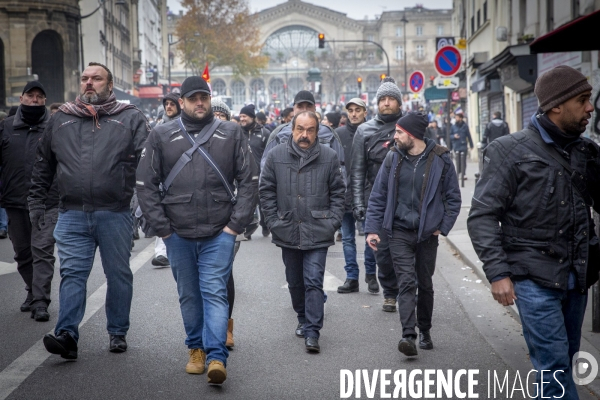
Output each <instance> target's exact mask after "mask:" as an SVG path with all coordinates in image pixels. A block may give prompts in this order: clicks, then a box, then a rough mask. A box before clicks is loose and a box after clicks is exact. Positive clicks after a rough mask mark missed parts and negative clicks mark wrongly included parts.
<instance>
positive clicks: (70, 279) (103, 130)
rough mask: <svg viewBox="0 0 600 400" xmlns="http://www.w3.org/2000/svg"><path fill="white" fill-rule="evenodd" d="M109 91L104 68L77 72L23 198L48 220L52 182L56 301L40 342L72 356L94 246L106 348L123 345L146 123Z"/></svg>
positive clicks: (36, 219)
mask: <svg viewBox="0 0 600 400" xmlns="http://www.w3.org/2000/svg"><path fill="white" fill-rule="evenodd" d="M112 89H113V75H112V73H111V72H110V70H109V69H108V68H107V67H106V66H104V65H102V64H100V63H95V62H91V63H89V65H88V66H87V67H86V69H85V70H84V71H83V73H82V74H81V80H80V93H79V96H78V97H77V99H76V100H75V101H74V102H69V103H65V104H63V105H62V106H61V107H60V108H59V110H58V112H57V113H56V114H54V116H53V117H52V118H51V119H50V121H49V122H48V125H47V127H46V130H45V131H44V135H43V137H42V140H41V142H40V144H39V146H38V153H37V158H36V162H35V164H34V167H33V174H32V183H31V190H30V191H29V198H28V202H29V215H30V218H31V224H32V226H41V224H42V223H43V222H44V220H46V221H47V220H48V218H49V216H48V215H46V212H48V211H49V210H46V204H47V202H48V199H49V197H50V195H51V191H50V188H51V185H52V182H53V181H54V180H56V182H57V184H58V191H59V193H60V204H61V205H60V212H59V214H58V221H57V223H56V228H55V230H54V238H55V239H56V244H57V247H58V256H59V257H60V276H61V282H60V291H59V302H60V305H59V312H58V321H57V323H56V327H55V329H54V333H55V334H54V335H52V334H47V335H46V336H44V346H45V347H46V350H48V351H49V352H50V353H52V354H59V355H60V356H61V357H63V358H66V359H76V358H77V342H78V341H79V324H80V323H81V320H82V319H83V316H84V313H85V304H86V293H87V280H88V277H89V274H90V271H91V269H92V266H93V264H94V256H95V254H96V249H98V248H99V249H100V257H101V260H102V267H103V269H104V274H105V275H106V284H107V291H106V319H107V326H106V328H107V331H108V334H109V337H110V340H109V351H111V352H114V353H121V352H124V351H126V350H127V341H126V338H125V336H126V335H127V331H128V330H129V312H130V309H131V299H132V296H133V273H132V272H131V268H130V266H129V258H130V256H131V238H132V235H133V232H132V224H133V223H132V215H131V211H130V202H131V197H132V195H133V188H134V185H135V168H136V166H137V163H138V160H139V158H140V155H141V152H142V148H143V145H144V142H145V141H146V137H147V135H148V131H149V128H150V127H149V126H148V123H147V120H146V118H145V117H144V114H142V112H141V111H140V110H138V109H137V108H136V107H135V106H133V105H130V104H124V103H120V102H118V101H117V99H116V97H115V94H114V93H113V91H112ZM55 175H56V179H55V178H54V177H55Z"/></svg>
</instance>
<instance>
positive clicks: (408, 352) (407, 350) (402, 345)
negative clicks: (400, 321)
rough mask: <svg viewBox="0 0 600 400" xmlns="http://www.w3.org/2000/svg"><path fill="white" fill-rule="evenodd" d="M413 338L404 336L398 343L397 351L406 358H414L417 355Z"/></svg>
mask: <svg viewBox="0 0 600 400" xmlns="http://www.w3.org/2000/svg"><path fill="white" fill-rule="evenodd" d="M415 339H416V337H414V336H406V337H403V338H402V340H400V342H399V343H398V351H400V353H402V354H404V355H405V356H407V357H414V356H416V355H417V354H418V353H417V346H415Z"/></svg>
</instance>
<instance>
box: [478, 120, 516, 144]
mask: <svg viewBox="0 0 600 400" xmlns="http://www.w3.org/2000/svg"><path fill="white" fill-rule="evenodd" d="M508 134H510V130H509V129H508V124H507V123H506V122H504V121H503V120H502V114H501V113H500V111H496V112H494V119H492V120H491V121H490V123H489V124H487V126H486V127H485V131H484V132H483V138H482V139H481V143H482V144H483V145H482V147H483V148H486V146H487V145H488V144H490V143H491V142H493V141H494V140H496V139H498V138H499V137H501V136H506V135H508Z"/></svg>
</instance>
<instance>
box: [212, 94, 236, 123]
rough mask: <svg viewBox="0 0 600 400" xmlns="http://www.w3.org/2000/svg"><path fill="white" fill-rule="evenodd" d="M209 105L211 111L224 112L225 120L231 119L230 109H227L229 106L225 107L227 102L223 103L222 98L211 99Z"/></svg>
mask: <svg viewBox="0 0 600 400" xmlns="http://www.w3.org/2000/svg"><path fill="white" fill-rule="evenodd" d="M211 107H212V110H213V111H218V112H222V113H223V114H225V115H226V116H227V121H230V120H231V110H230V109H229V107H227V104H225V103H224V102H223V100H220V99H212V100H211Z"/></svg>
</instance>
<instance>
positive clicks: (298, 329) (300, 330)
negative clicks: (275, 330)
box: [295, 323, 304, 337]
mask: <svg viewBox="0 0 600 400" xmlns="http://www.w3.org/2000/svg"><path fill="white" fill-rule="evenodd" d="M295 333H296V336H298V337H304V323H299V324H298V326H297V327H296V331H295Z"/></svg>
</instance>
